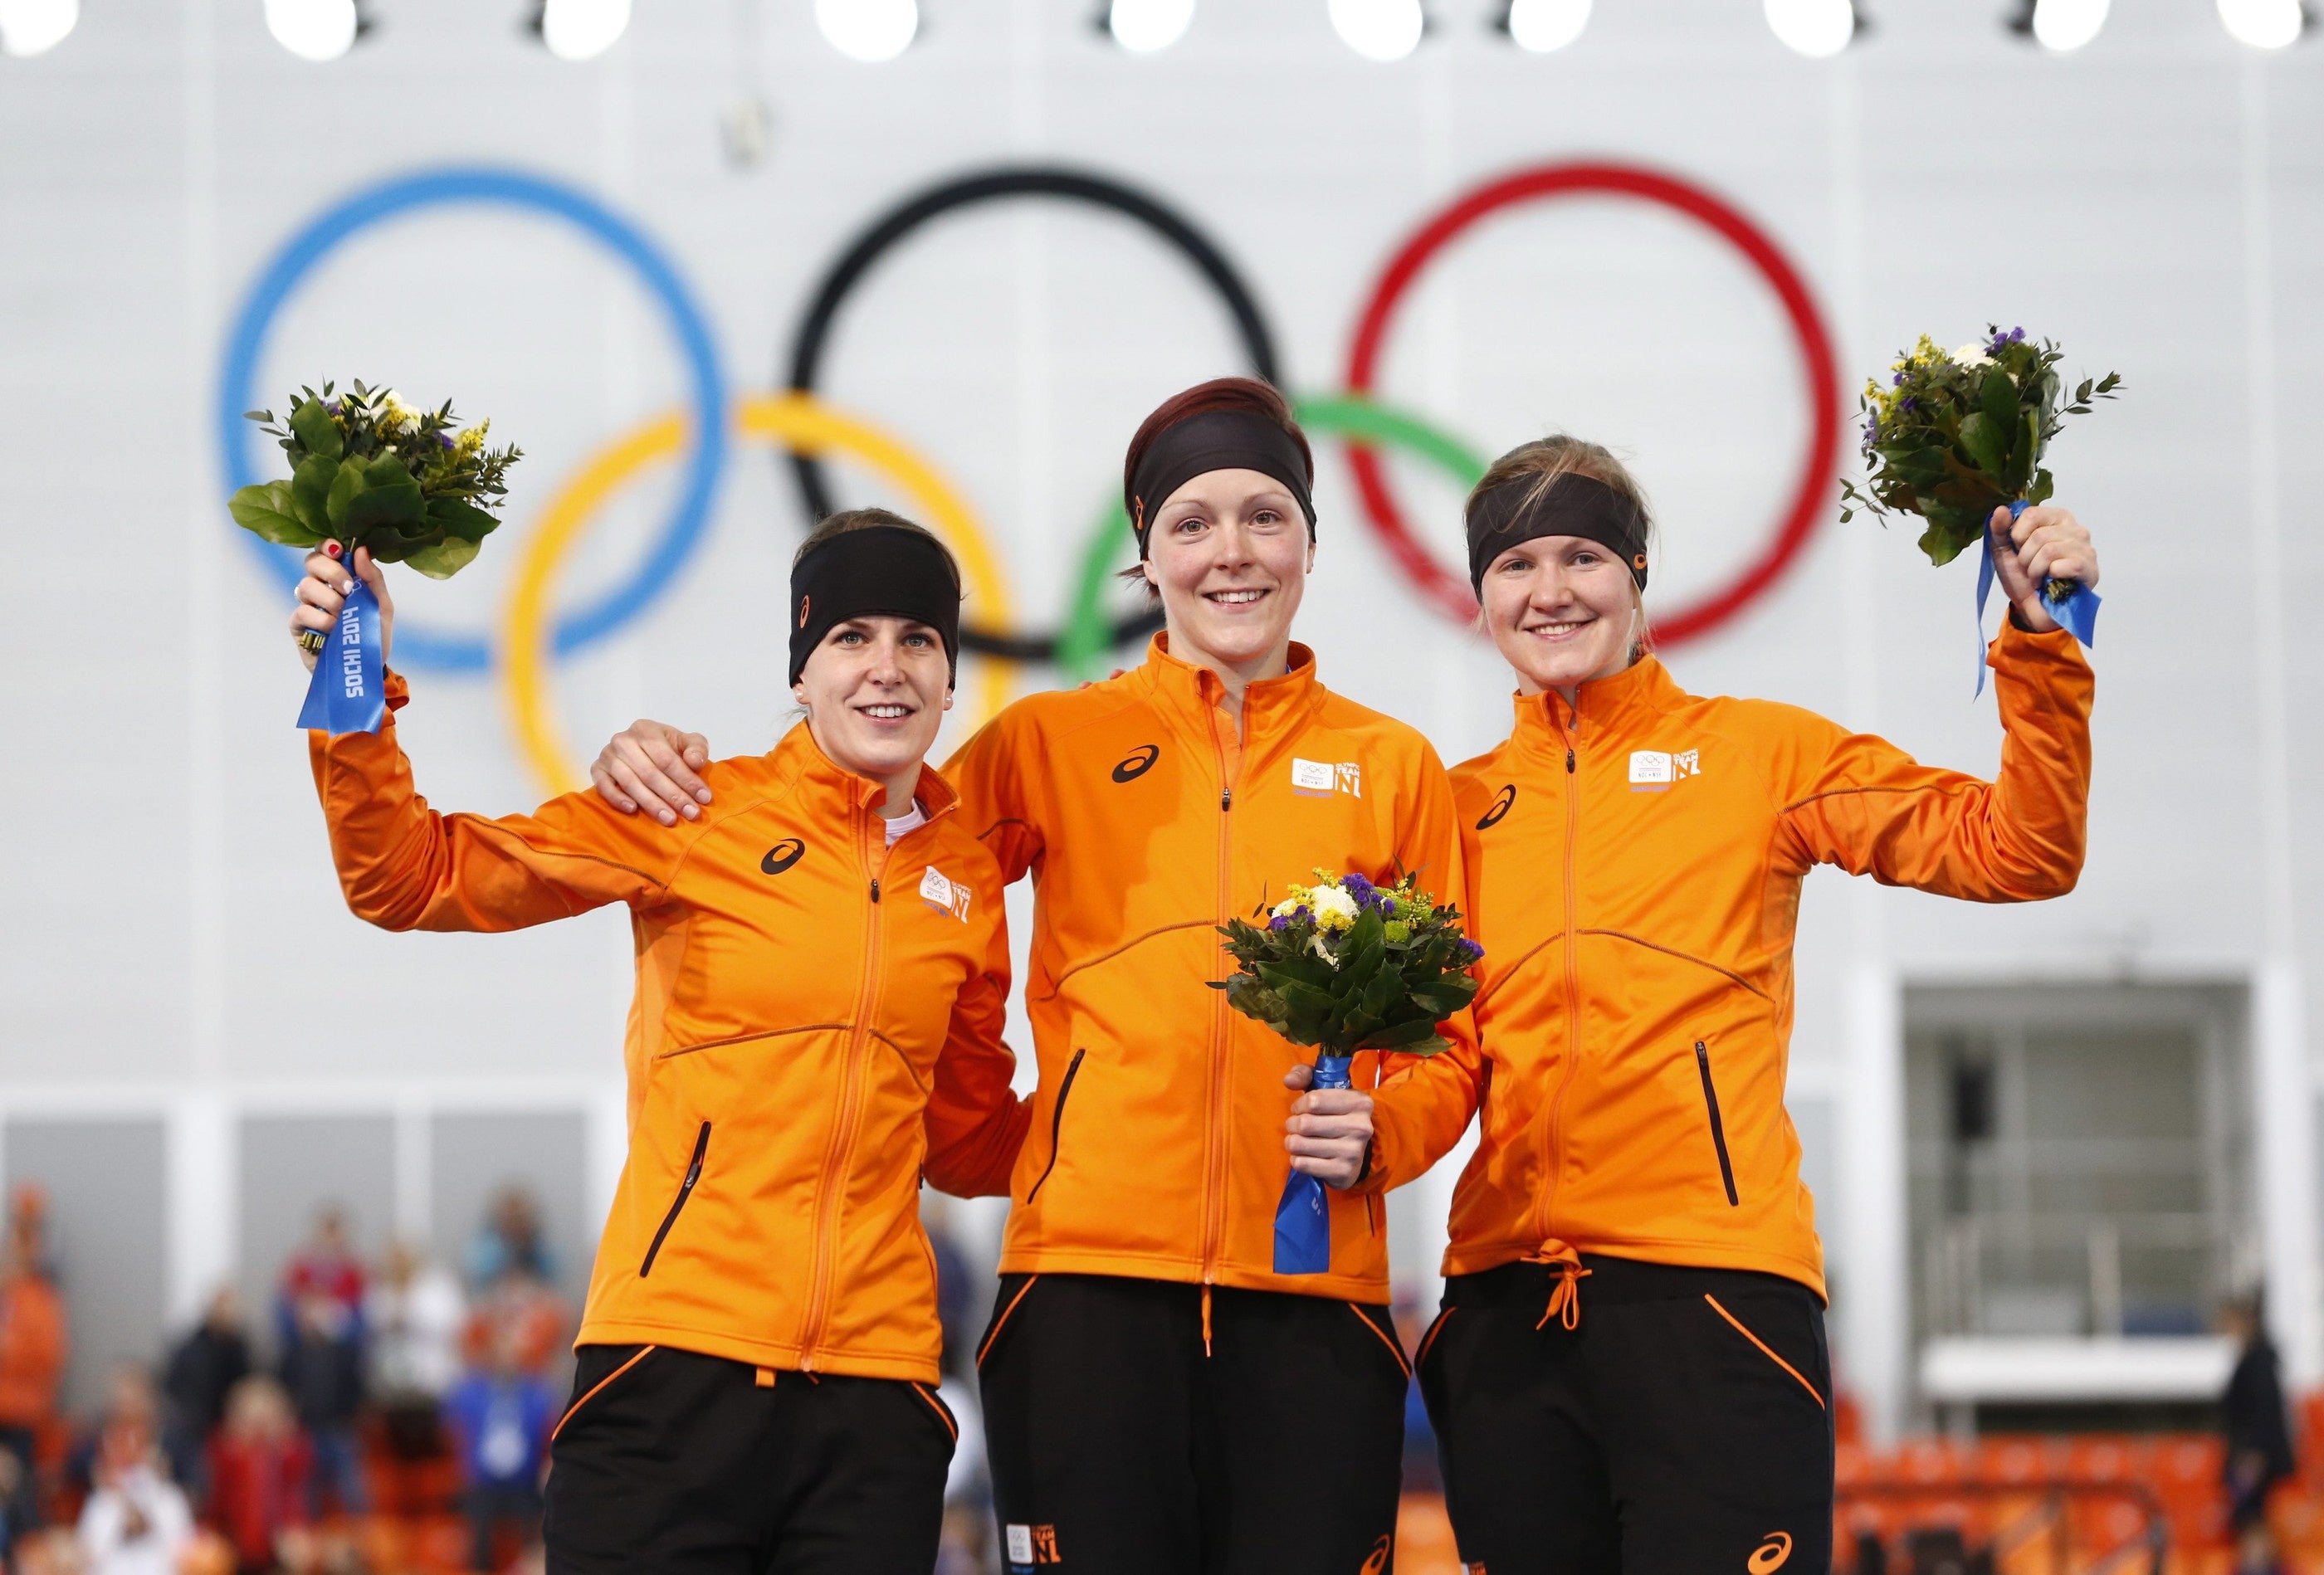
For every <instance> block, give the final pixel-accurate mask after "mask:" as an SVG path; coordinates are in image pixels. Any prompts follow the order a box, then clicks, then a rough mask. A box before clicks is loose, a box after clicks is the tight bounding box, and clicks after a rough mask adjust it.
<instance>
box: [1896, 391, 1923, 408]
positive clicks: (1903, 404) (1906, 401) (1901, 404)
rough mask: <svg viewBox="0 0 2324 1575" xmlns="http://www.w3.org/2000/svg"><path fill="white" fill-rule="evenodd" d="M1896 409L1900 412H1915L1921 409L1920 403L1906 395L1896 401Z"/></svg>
mask: <svg viewBox="0 0 2324 1575" xmlns="http://www.w3.org/2000/svg"><path fill="white" fill-rule="evenodd" d="M1896 408H1897V409H1898V410H1919V409H1920V408H1921V401H1919V400H1917V399H1915V398H1914V397H1913V396H1912V395H1911V394H1906V395H1905V396H1904V398H1903V399H1901V400H1898V401H1896Z"/></svg>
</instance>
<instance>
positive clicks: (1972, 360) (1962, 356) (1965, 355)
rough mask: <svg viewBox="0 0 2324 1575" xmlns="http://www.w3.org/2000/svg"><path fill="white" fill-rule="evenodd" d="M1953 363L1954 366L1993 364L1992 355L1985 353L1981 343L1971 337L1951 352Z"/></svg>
mask: <svg viewBox="0 0 2324 1575" xmlns="http://www.w3.org/2000/svg"><path fill="white" fill-rule="evenodd" d="M1953 364H1954V365H1955V366H1990V365H1992V364H1993V357H1992V356H1990V355H1987V354H1986V353H1985V346H1984V345H1980V344H1978V342H1977V341H1975V340H1974V339H1972V340H1971V341H1969V343H1968V344H1966V345H1962V346H1961V347H1960V349H1958V350H1956V351H1954V352H1953Z"/></svg>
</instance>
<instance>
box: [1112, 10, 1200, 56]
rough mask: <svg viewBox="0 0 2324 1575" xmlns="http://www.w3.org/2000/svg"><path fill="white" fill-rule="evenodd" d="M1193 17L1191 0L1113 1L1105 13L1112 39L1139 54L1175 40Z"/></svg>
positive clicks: (1183, 31) (1164, 45) (1172, 42)
mask: <svg viewBox="0 0 2324 1575" xmlns="http://www.w3.org/2000/svg"><path fill="white" fill-rule="evenodd" d="M1193 21H1194V0H1113V4H1112V5H1109V6H1108V7H1106V14H1105V25H1106V29H1107V31H1109V32H1111V33H1112V34H1113V41H1114V42H1116V43H1118V44H1120V46H1121V47H1122V48H1123V49H1126V50H1129V51H1131V52H1132V53H1135V54H1141V55H1150V54H1152V53H1153V52H1154V51H1156V50H1167V49H1168V48H1169V47H1170V46H1171V45H1172V44H1174V43H1176V42H1177V41H1179V40H1180V39H1181V38H1184V37H1185V34H1186V27H1187V24H1188V23H1191V22H1193Z"/></svg>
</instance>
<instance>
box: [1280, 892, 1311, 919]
mask: <svg viewBox="0 0 2324 1575" xmlns="http://www.w3.org/2000/svg"><path fill="white" fill-rule="evenodd" d="M1306 906H1307V898H1306V896H1305V893H1303V892H1302V891H1300V890H1299V889H1298V888H1296V887H1294V888H1292V891H1291V895H1290V896H1288V897H1286V898H1284V899H1283V900H1282V901H1281V902H1278V903H1277V904H1276V905H1275V916H1276V917H1277V918H1289V917H1290V916H1292V915H1293V914H1295V913H1297V912H1298V911H1299V910H1300V909H1301V908H1303V907H1306Z"/></svg>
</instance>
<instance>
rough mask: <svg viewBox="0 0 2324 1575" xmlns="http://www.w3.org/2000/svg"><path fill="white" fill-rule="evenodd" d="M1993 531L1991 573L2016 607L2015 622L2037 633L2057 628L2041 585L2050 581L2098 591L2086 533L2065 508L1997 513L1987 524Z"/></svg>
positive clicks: (2042, 507)
mask: <svg viewBox="0 0 2324 1575" xmlns="http://www.w3.org/2000/svg"><path fill="white" fill-rule="evenodd" d="M1987 529H1988V530H1991V531H1992V533H1993V573H1994V576H1995V577H1996V578H1997V579H1998V580H1999V581H2000V582H2001V591H2002V594H2004V595H2006V596H2007V597H2008V598H2009V600H2010V602H2011V603H2013V604H2014V605H2015V607H2016V609H2017V621H2018V622H2019V623H2020V624H2022V625H2023V626H2024V627H2025V628H2027V629H2030V630H2032V631H2033V632H2034V633H2036V634H2047V633H2048V632H2049V631H2052V630H2053V629H2055V628H2057V627H2058V621H2057V620H2056V619H2054V618H2052V617H2051V616H2050V607H2049V603H2047V602H2045V601H2044V600H2043V596H2042V587H2043V585H2045V584H2046V583H2047V582H2049V581H2051V580H2080V582H2081V583H2082V584H2083V585H2088V586H2089V587H2090V589H2092V590H2094V591H2095V590H2097V589H2098V553H2097V551H2096V550H2095V549H2093V548H2091V546H2090V533H2089V530H2086V529H2085V528H2084V527H2083V525H2082V522H2081V521H2080V520H2077V519H2075V518H2074V517H2073V515H2072V514H2071V513H2070V512H2068V511H2066V510H2064V509H2053V508H2052V507H2050V506H2049V505H2048V504H2046V503H2042V504H2037V505H2035V506H2034V507H2033V508H2031V509H2028V510H2026V511H2024V513H2022V514H2020V515H2018V516H2017V518H2016V519H2015V520H2011V519H2010V517H2009V511H2008V510H2006V509H1996V510H1995V511H1993V518H1992V519H1991V520H1988V521H1987Z"/></svg>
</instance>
